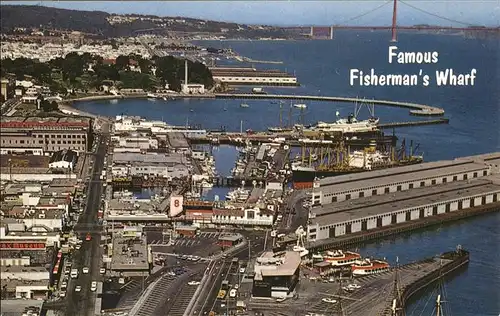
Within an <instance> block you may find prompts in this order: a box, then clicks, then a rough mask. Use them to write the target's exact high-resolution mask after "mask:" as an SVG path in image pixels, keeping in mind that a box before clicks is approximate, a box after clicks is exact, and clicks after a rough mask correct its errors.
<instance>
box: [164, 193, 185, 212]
mask: <svg viewBox="0 0 500 316" xmlns="http://www.w3.org/2000/svg"><path fill="white" fill-rule="evenodd" d="M183 203H184V197H183V196H182V195H172V196H171V197H170V212H169V214H168V215H169V216H170V217H174V216H177V215H179V214H180V213H182V210H183Z"/></svg>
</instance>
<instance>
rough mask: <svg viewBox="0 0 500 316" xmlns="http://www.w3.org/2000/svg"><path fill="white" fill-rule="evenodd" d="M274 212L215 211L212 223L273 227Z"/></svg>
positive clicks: (254, 209) (256, 210) (259, 210)
mask: <svg viewBox="0 0 500 316" xmlns="http://www.w3.org/2000/svg"><path fill="white" fill-rule="evenodd" d="M273 221H274V212H273V211H271V210H269V209H260V208H257V207H256V208H252V209H244V208H241V209H214V211H213V215H212V223H213V224H217V225H226V224H227V225H248V226H272V225H273Z"/></svg>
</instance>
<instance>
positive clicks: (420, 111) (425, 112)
mask: <svg viewBox="0 0 500 316" xmlns="http://www.w3.org/2000/svg"><path fill="white" fill-rule="evenodd" d="M215 98H218V99H255V100H259V99H260V100H266V99H270V100H276V99H282V100H303V101H330V102H350V103H372V104H375V105H385V106H392V107H399V108H407V109H410V114H412V115H417V116H441V115H444V110H443V109H441V108H438V107H434V106H429V105H424V104H417V103H409V102H399V101H388V100H376V99H365V98H346V97H329V96H315V95H285V94H245V93H241V94H240V93H238V94H237V93H231V94H230V93H216V94H215Z"/></svg>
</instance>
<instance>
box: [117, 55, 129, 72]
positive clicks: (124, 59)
mask: <svg viewBox="0 0 500 316" xmlns="http://www.w3.org/2000/svg"><path fill="white" fill-rule="evenodd" d="M129 62H130V58H129V57H128V56H123V55H120V56H118V57H117V58H116V61H115V65H116V68H117V69H118V70H125V69H128V65H129Z"/></svg>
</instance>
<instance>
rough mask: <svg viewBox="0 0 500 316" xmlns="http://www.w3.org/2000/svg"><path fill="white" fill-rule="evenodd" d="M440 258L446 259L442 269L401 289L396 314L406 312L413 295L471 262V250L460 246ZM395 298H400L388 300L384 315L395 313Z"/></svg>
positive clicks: (389, 315)
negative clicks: (407, 304) (393, 308)
mask: <svg viewBox="0 0 500 316" xmlns="http://www.w3.org/2000/svg"><path fill="white" fill-rule="evenodd" d="M439 259H444V260H442V262H443V265H442V266H441V268H440V269H437V270H434V271H432V272H430V273H428V274H426V275H425V276H424V277H422V278H420V279H418V280H416V281H414V282H412V283H410V284H407V285H404V286H403V288H402V289H401V297H400V298H399V300H400V301H399V302H397V306H398V307H400V309H397V312H396V315H404V314H405V311H404V310H405V306H406V303H407V302H408V300H409V299H410V298H411V297H412V296H413V295H415V294H416V293H418V292H419V291H421V290H423V289H424V288H425V287H427V286H429V285H430V284H432V283H434V282H436V281H438V280H439V279H441V278H443V277H445V276H447V275H449V274H451V273H452V272H453V271H455V270H457V269H459V268H460V267H463V266H466V265H467V264H468V263H469V252H468V251H466V250H464V249H461V248H460V247H457V250H456V251H450V252H446V253H444V254H442V255H441V256H439ZM439 259H438V260H439ZM430 260H435V259H430ZM443 294H444V293H443ZM394 299H396V300H398V299H397V297H395V296H394V297H392V300H391V301H390V302H388V303H389V304H388V305H387V307H386V308H385V309H384V312H383V314H382V315H384V316H393V315H394V313H393V311H392V304H393V300H394Z"/></svg>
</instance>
